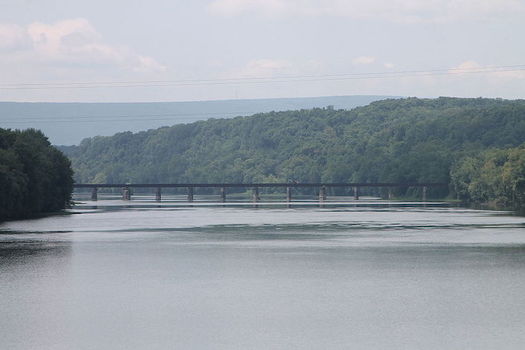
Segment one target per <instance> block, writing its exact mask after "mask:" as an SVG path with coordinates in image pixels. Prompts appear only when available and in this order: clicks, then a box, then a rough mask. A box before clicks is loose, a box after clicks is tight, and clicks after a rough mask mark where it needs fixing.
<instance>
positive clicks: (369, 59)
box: [352, 56, 376, 64]
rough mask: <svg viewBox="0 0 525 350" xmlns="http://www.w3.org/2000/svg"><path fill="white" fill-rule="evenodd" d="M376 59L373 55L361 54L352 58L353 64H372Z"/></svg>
mask: <svg viewBox="0 0 525 350" xmlns="http://www.w3.org/2000/svg"><path fill="white" fill-rule="evenodd" d="M375 61H376V58H375V57H373V56H359V57H356V58H354V59H353V60H352V63H353V64H372V63H374V62H375Z"/></svg>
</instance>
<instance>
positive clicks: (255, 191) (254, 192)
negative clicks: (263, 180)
mask: <svg viewBox="0 0 525 350" xmlns="http://www.w3.org/2000/svg"><path fill="white" fill-rule="evenodd" d="M252 199H253V201H254V202H258V201H260V200H261V197H260V196H259V187H254V188H253V189H252Z"/></svg>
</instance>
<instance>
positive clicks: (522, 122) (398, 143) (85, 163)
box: [64, 98, 525, 195]
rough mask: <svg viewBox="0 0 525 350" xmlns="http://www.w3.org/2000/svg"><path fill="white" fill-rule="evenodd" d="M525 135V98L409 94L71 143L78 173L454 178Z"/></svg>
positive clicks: (153, 178)
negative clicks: (346, 106)
mask: <svg viewBox="0 0 525 350" xmlns="http://www.w3.org/2000/svg"><path fill="white" fill-rule="evenodd" d="M524 142H525V101H523V100H516V101H507V100H496V99H459V98H438V99H417V98H408V99H395V100H384V101H378V102H374V103H371V104H370V105H368V106H365V107H359V108H355V109H353V110H350V111H347V110H335V109H331V108H323V109H311V110H300V111H287V112H272V113H264V114H256V115H253V116H250V117H239V118H234V119H211V120H208V121H201V122H195V123H192V124H185V125H176V126H173V127H164V128H160V129H156V130H149V131H146V132H140V133H137V134H132V133H120V134H116V135H114V136H112V137H95V138H89V139H85V140H83V141H82V143H81V144H80V145H79V146H76V147H68V148H64V151H66V153H67V154H68V155H69V156H70V158H71V159H72V162H73V168H74V170H75V172H76V175H75V176H76V180H77V181H78V182H97V183H102V182H108V183H112V182H113V183H116V182H141V183H148V182H150V183H151V182H157V183H158V182H178V183H184V182H270V181H279V182H285V181H300V182H450V181H451V177H450V173H451V169H453V167H454V166H456V165H457V164H458V163H459V162H460V161H462V160H463V159H465V158H466V157H473V156H478V155H479V154H480V153H482V152H484V151H486V150H488V149H492V148H499V149H503V148H509V147H517V146H519V145H521V144H522V143H524ZM452 187H453V186H452ZM440 195H443V193H440Z"/></svg>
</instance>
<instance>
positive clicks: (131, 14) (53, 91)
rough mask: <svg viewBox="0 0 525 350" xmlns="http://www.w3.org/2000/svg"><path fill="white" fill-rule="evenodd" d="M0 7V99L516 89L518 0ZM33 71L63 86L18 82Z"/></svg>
mask: <svg viewBox="0 0 525 350" xmlns="http://www.w3.org/2000/svg"><path fill="white" fill-rule="evenodd" d="M0 8H1V11H0V101H184V100H208V99H232V98H267V97H296V96H297V97H298V96H327V95H352V94H361V95H363V94H380V95H408V96H421V97H426V96H428V97H431V96H469V97H478V96H486V97H503V98H525V45H524V44H523V40H524V39H523V37H524V34H525V0H455V1H454V0H346V1H345V0H191V1H189V0H184V1H181V0H150V1H145V0H141V1H138V0H90V1H85V0H82V1H80V0H0ZM519 65H522V66H521V67H519ZM502 66H506V67H507V68H504V70H506V71H498V72H495V71H496V70H502V68H499V67H502ZM508 66H512V67H508ZM516 66H518V67H516ZM480 70H481V71H487V72H490V73H487V72H485V73H476V72H479V71H480ZM406 71H424V72H428V73H417V74H422V75H420V76H415V75H414V74H413V73H410V74H408V73H399V72H406ZM431 71H432V72H431ZM358 74H364V75H358ZM292 77H294V78H292ZM253 78H264V80H257V81H254V80H253ZM227 79H239V80H236V81H235V83H231V80H227ZM203 80H207V81H203ZM294 80H295V81H294ZM152 81H162V82H159V83H152ZM106 82H112V84H113V82H125V83H123V84H120V85H124V87H109V88H108V87H101V86H100V85H101V84H102V85H104V84H105V83H106ZM34 83H39V84H41V83H43V84H57V83H60V84H64V85H60V86H58V87H59V88H52V87H57V86H56V85H47V86H46V85H24V84H34ZM71 83H81V84H77V85H75V84H71ZM112 84H110V85H112ZM113 85H119V84H113ZM129 85H140V86H138V87H137V86H135V87H130V86H129ZM143 85H148V86H143ZM163 85H168V86H163ZM35 88H36V89H35Z"/></svg>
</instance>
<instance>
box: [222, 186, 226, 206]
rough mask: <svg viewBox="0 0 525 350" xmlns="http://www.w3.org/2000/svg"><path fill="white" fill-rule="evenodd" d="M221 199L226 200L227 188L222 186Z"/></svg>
mask: <svg viewBox="0 0 525 350" xmlns="http://www.w3.org/2000/svg"><path fill="white" fill-rule="evenodd" d="M221 201H222V202H223V203H224V202H226V188H224V187H221Z"/></svg>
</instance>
